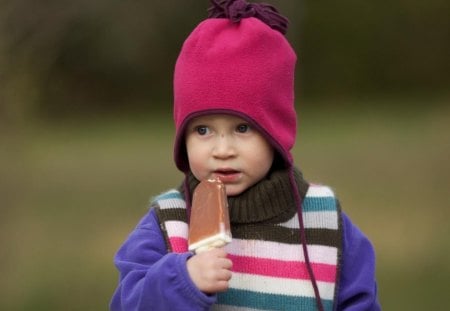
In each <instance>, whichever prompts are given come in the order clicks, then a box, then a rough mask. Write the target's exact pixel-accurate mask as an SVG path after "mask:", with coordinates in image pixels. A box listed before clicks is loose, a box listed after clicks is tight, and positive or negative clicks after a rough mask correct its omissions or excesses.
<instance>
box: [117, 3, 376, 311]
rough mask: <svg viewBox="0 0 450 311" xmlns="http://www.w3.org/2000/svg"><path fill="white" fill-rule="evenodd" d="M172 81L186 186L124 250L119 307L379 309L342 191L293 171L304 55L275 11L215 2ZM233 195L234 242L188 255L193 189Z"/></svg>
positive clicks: (369, 254)
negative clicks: (205, 186) (297, 78)
mask: <svg viewBox="0 0 450 311" xmlns="http://www.w3.org/2000/svg"><path fill="white" fill-rule="evenodd" d="M209 17H210V18H209V19H206V20H205V21H203V22H202V23H200V24H199V25H198V26H197V27H196V28H195V29H194V31H193V32H192V33H191V34H190V35H189V37H188V38H187V40H186V41H185V43H184V45H183V47H182V50H181V52H180V55H179V57H178V60H177V63H176V66H175V74H174V120H175V127H176V138H175V146H174V158H175V163H176V166H177V168H178V169H180V170H181V171H182V172H184V173H185V178H184V181H183V183H182V185H181V186H180V187H179V188H177V189H173V190H171V191H168V192H166V193H164V194H161V195H160V196H158V197H156V198H155V199H154V200H153V202H152V204H151V208H150V210H149V212H148V213H147V214H146V215H145V216H144V217H143V219H142V220H141V221H140V223H139V224H138V226H137V227H136V229H135V230H134V231H133V232H132V233H131V235H130V236H129V237H128V239H127V241H126V242H125V243H124V245H123V246H122V247H121V248H120V250H119V251H118V253H117V255H116V257H115V264H116V266H117V268H118V270H119V272H120V281H119V285H118V288H117V289H116V292H115V293H114V296H113V298H112V301H111V305H110V307H111V310H171V311H173V310H211V309H212V310H379V309H380V307H379V305H378V302H377V290H376V282H375V277H374V270H375V259H374V251H373V248H372V246H371V243H370V242H369V240H368V239H367V238H366V237H365V236H364V235H363V234H362V233H361V232H360V231H359V230H358V229H357V228H356V227H355V226H354V225H353V224H352V223H351V221H350V220H349V218H348V217H347V216H346V215H345V214H344V213H343V212H341V209H340V206H339V203H338V201H337V199H336V198H335V196H334V194H333V192H332V190H331V189H330V188H328V187H325V186H319V185H313V184H309V183H308V182H307V181H306V180H305V179H304V178H303V176H302V174H301V172H300V171H299V170H298V169H297V168H296V167H295V166H294V163H293V158H292V155H291V152H290V151H291V149H292V147H293V144H294V141H295V135H296V114H295V110H294V68H295V62H296V55H295V52H294V51H293V49H292V48H291V46H290V44H289V43H288V41H287V40H286V38H285V37H284V34H285V32H286V29H287V20H286V19H285V18H284V17H282V16H281V15H280V14H279V13H278V12H277V10H276V9H275V8H273V7H272V6H269V5H265V4H250V3H246V2H245V1H243V0H228V1H227V0H222V1H213V7H212V8H211V9H210V10H209ZM211 177H218V178H220V179H221V180H222V181H223V182H224V184H225V187H226V192H227V196H228V203H229V213H230V221H231V227H232V228H231V230H232V235H233V240H232V242H231V243H230V244H229V245H227V246H225V247H224V248H219V249H213V250H210V251H206V252H203V253H200V254H194V253H192V252H189V251H188V247H187V234H188V222H189V215H190V204H191V196H192V193H193V190H194V189H195V187H196V186H197V185H198V183H199V181H200V180H203V179H207V178H211Z"/></svg>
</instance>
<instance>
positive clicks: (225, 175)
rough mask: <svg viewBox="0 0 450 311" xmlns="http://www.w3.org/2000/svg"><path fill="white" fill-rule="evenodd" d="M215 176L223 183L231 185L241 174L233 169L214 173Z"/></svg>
mask: <svg viewBox="0 0 450 311" xmlns="http://www.w3.org/2000/svg"><path fill="white" fill-rule="evenodd" d="M214 175H215V176H217V177H218V178H219V179H220V180H221V181H222V182H223V183H230V182H234V181H236V180H237V179H238V178H239V176H240V172H239V171H236V170H232V169H221V170H216V171H214Z"/></svg>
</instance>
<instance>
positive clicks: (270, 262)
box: [228, 254, 336, 282]
mask: <svg viewBox="0 0 450 311" xmlns="http://www.w3.org/2000/svg"><path fill="white" fill-rule="evenodd" d="M228 257H229V258H230V259H231V260H232V261H233V271H234V272H239V273H249V274H256V275H264V276H271V277H277V278H290V279H303V280H308V279H309V275H308V270H307V269H306V264H305V263H304V262H297V261H281V260H274V259H264V258H256V257H255V258H251V257H243V256H236V255H230V254H229V255H228ZM311 266H312V268H313V271H314V275H315V277H316V280H317V281H323V282H335V280H336V266H335V265H328V264H320V263H311Z"/></svg>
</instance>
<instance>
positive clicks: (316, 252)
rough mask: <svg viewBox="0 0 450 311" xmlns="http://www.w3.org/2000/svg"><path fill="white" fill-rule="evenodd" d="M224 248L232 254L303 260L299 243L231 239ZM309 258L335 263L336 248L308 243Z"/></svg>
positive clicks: (315, 260) (325, 262)
mask: <svg viewBox="0 0 450 311" xmlns="http://www.w3.org/2000/svg"><path fill="white" fill-rule="evenodd" d="M225 250H226V251H227V252H229V253H230V254H232V255H236V256H245V257H256V258H264V259H272V260H284V261H301V262H305V258H304V255H303V248H302V246H301V245H300V244H293V245H292V244H285V243H279V242H270V241H260V240H240V239H233V240H232V242H231V244H229V245H227V246H225ZM308 255H309V260H310V261H311V262H314V263H319V264H329V265H336V264H337V256H338V255H337V248H335V247H332V246H323V245H308Z"/></svg>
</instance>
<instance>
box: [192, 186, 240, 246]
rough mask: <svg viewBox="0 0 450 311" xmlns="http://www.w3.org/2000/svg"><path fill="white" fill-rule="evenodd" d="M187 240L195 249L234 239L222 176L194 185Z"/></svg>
mask: <svg viewBox="0 0 450 311" xmlns="http://www.w3.org/2000/svg"><path fill="white" fill-rule="evenodd" d="M188 240H189V250H190V251H195V252H196V253H199V252H202V251H205V250H208V249H211V248H214V247H222V246H224V245H226V244H228V243H230V242H231V231H230V218H229V215H228V201H227V195H226V192H225V185H224V184H223V183H222V182H221V181H220V180H219V179H208V180H203V181H201V182H200V183H199V184H198V186H197V188H195V190H194V194H193V196H192V208H191V216H190V222H189V239H188Z"/></svg>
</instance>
